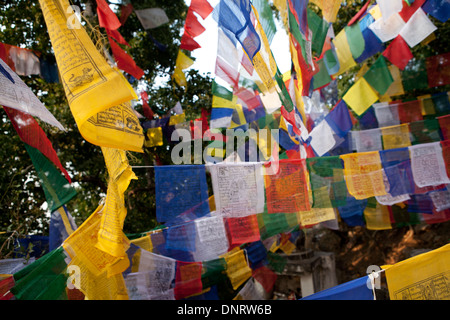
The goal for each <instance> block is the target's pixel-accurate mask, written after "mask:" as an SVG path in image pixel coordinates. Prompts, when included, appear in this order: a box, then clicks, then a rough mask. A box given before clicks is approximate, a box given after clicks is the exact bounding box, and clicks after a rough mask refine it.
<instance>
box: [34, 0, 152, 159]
mask: <svg viewBox="0 0 450 320" xmlns="http://www.w3.org/2000/svg"><path fill="white" fill-rule="evenodd" d="M40 5H41V9H42V12H43V14H44V18H45V22H46V24H47V27H48V30H49V35H50V40H51V41H52V46H53V49H54V51H55V57H56V61H57V64H58V69H59V71H60V74H61V78H62V83H63V86H64V90H65V93H66V97H67V100H68V102H69V106H70V109H71V111H72V114H73V116H74V118H75V121H76V123H77V126H78V129H79V130H80V133H81V135H82V136H83V138H85V139H86V140H87V141H89V142H90V143H92V144H95V145H99V146H103V147H109V148H118V149H125V150H130V151H136V152H142V145H143V143H144V135H143V132H142V127H141V126H140V124H139V120H138V118H137V116H136V115H135V113H134V112H133V110H132V109H131V100H132V99H137V95H136V93H135V92H134V90H133V89H132V88H131V86H130V84H129V83H128V81H127V80H126V79H125V77H124V76H123V75H122V74H121V73H120V72H119V71H118V70H115V69H113V68H112V67H111V66H110V65H109V64H108V63H107V61H106V60H105V58H104V57H103V56H102V55H101V54H100V52H99V51H98V50H97V48H96V47H95V45H94V44H93V42H92V40H91V39H90V37H89V35H88V34H87V32H86V31H85V29H84V28H83V27H80V28H73V29H69V28H68V26H67V23H66V22H67V20H68V19H69V15H71V14H73V11H71V12H69V13H67V12H66V11H64V10H62V11H61V10H59V9H58V8H69V7H70V4H69V2H68V1H67V0H41V1H40Z"/></svg>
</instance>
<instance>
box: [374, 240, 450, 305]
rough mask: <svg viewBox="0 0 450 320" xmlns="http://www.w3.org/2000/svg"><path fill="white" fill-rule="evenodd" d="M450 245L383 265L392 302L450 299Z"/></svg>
mask: <svg viewBox="0 0 450 320" xmlns="http://www.w3.org/2000/svg"><path fill="white" fill-rule="evenodd" d="M449 263H450V245H448V244H447V245H445V246H443V247H440V248H438V249H436V250H432V251H430V252H426V253H422V254H420V255H417V256H414V257H412V258H409V259H406V260H403V261H400V262H398V263H396V264H394V265H392V266H383V267H382V268H383V269H385V270H386V271H385V272H386V281H387V286H388V289H389V296H390V299H391V300H448V299H449V298H450V295H449V293H448V291H447V290H445V289H443V288H445V287H447V286H448V273H449V271H448V265H449Z"/></svg>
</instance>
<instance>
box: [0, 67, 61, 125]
mask: <svg viewBox="0 0 450 320" xmlns="http://www.w3.org/2000/svg"><path fill="white" fill-rule="evenodd" d="M0 66H1V67H0V68H1V69H2V70H4V71H3V72H0V84H1V87H2V88H3V90H4V92H5V93H8V94H2V95H0V105H4V106H6V107H9V108H12V109H16V110H19V111H22V112H25V113H28V114H30V115H32V116H34V117H37V118H39V119H41V120H42V121H44V122H46V123H48V124H50V125H52V126H55V127H57V128H58V129H60V130H65V129H64V127H63V125H62V124H61V123H60V122H59V121H58V120H56V118H55V117H54V116H53V114H51V113H50V111H48V110H47V108H46V107H45V106H44V105H43V104H42V102H41V101H39V99H38V98H37V97H36V95H35V94H34V93H33V92H32V91H31V89H30V88H29V87H28V86H27V85H26V84H25V83H24V82H23V81H22V79H20V77H19V76H18V75H17V74H16V73H15V72H14V71H12V70H11V68H10V67H9V66H8V65H7V64H6V63H5V62H4V61H3V60H2V59H0Z"/></svg>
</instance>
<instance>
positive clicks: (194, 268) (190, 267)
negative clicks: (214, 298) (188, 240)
mask: <svg viewBox="0 0 450 320" xmlns="http://www.w3.org/2000/svg"><path fill="white" fill-rule="evenodd" d="M202 289H203V285H202V263H201V262H183V261H177V266H176V275H175V288H174V295H175V299H176V300H180V299H183V298H187V297H189V296H191V295H195V294H199V293H201V291H202Z"/></svg>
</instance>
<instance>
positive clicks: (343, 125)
mask: <svg viewBox="0 0 450 320" xmlns="http://www.w3.org/2000/svg"><path fill="white" fill-rule="evenodd" d="M325 121H327V122H328V125H329V126H330V127H331V129H333V131H334V132H335V133H336V134H337V135H338V136H339V137H341V138H344V137H345V136H346V135H347V133H348V132H349V131H350V130H351V129H352V127H353V122H352V119H351V117H350V112H349V110H348V107H347V105H346V103H345V101H344V100H340V101H339V102H338V103H337V104H336V105H335V106H334V107H333V109H331V111H330V112H329V113H328V114H327V115H326V116H325Z"/></svg>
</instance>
